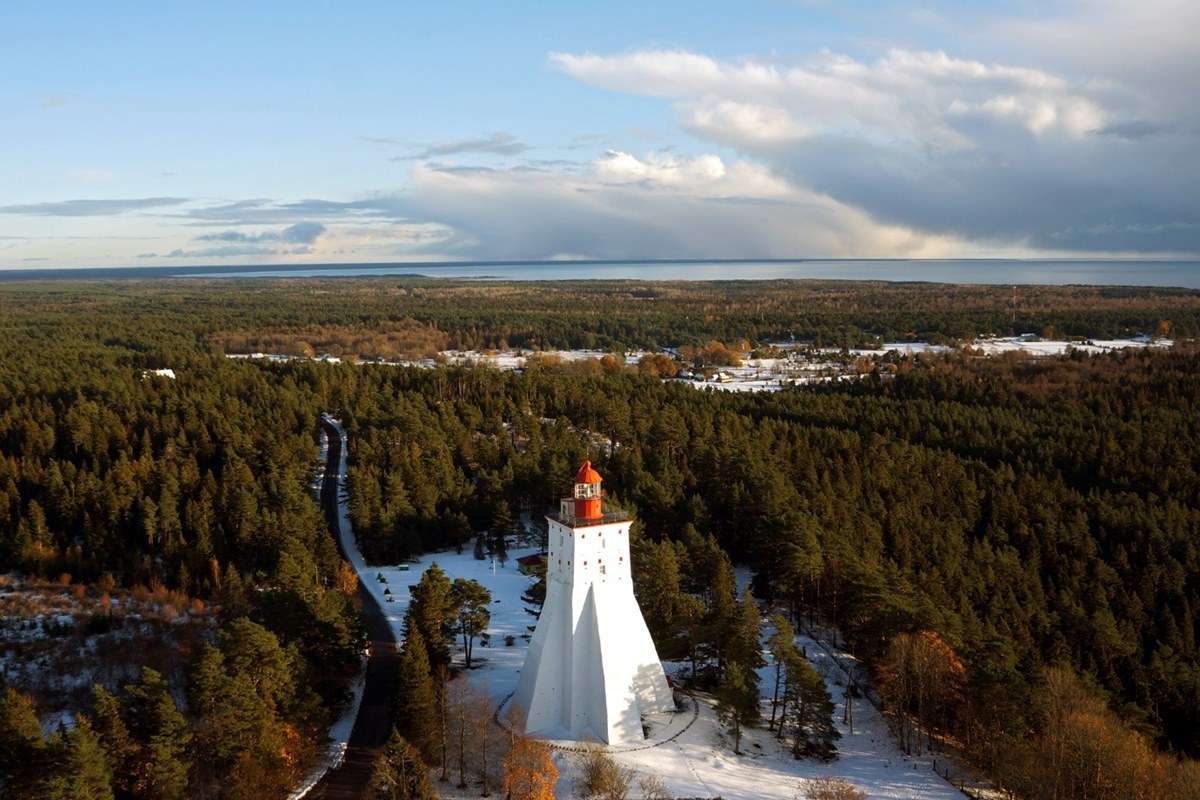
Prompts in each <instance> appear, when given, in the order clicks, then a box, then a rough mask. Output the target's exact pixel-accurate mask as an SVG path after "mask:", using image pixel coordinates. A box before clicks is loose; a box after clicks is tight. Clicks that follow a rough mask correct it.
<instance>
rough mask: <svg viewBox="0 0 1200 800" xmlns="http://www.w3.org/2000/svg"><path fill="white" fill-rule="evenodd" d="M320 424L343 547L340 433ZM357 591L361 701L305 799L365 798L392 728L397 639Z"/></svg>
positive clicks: (328, 509)
mask: <svg viewBox="0 0 1200 800" xmlns="http://www.w3.org/2000/svg"><path fill="white" fill-rule="evenodd" d="M321 425H322V427H324V429H325V433H326V434H328V436H329V454H328V458H327V460H326V463H325V478H324V481H323V482H322V484H321V508H322V510H323V511H324V512H325V519H326V521H327V522H328V524H329V531H330V533H331V534H332V535H333V539H334V541H335V542H337V543H338V549H339V550H342V543H341V535H340V533H341V527H340V526H341V516H340V511H339V508H338V491H339V486H340V483H341V477H342V476H341V469H340V465H341V457H342V438H341V436H340V434H339V432H338V430H337V429H336V428H335V427H334V426H333V425H331V424H330V423H329V422H328V420H326V419H324V418H322V419H321ZM342 557H343V558H346V559H347V560H349V555H348V554H347V553H346V552H344V551H343V552H342ZM358 592H359V596H360V597H361V598H362V604H363V605H362V615H363V622H364V623H365V624H366V627H367V635H368V637H369V638H370V640H371V650H370V654H369V655H368V657H367V673H366V679H365V684H364V689H363V697H362V703H361V704H360V705H359V707H358V716H357V717H356V718H355V720H354V728H353V730H352V731H351V733H350V742H349V746H348V747H347V748H346V757H345V759H344V760H343V761H342V763H341V765H340V766H339V767H337V769H332V770H330V771H329V772H327V773H325V776H324V777H323V778H321V780H320V782H319V783H317V785H316V786H314V787H313V789H312V791H311V792H309V793H308V795H307V798H314V799H316V798H319V799H320V800H358V798H360V797H363V796H364V794H365V792H366V789H367V784H368V783H369V782H370V780H371V771H372V768H373V767H374V764H375V756H376V755H377V754H378V753H379V751H380V749H381V748H382V747H383V745H384V743H385V742H387V738H388V736H389V735H390V734H391V731H392V719H393V708H392V697H393V695H394V692H395V686H396V673H397V670H398V668H399V661H400V657H399V655H398V654H397V652H396V640H395V637H394V636H393V634H392V628H391V626H390V625H388V622H387V619H386V618H385V617H384V614H383V609H382V608H381V607H380V605H379V603H378V602H377V601H376V600H375V598H374V597H372V596H371V593H370V592H369V591H367V589H366V587H365V586H362V585H361V584H360V585H359V588H358Z"/></svg>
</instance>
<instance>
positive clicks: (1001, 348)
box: [228, 334, 1173, 392]
mask: <svg viewBox="0 0 1200 800" xmlns="http://www.w3.org/2000/svg"><path fill="white" fill-rule="evenodd" d="M1172 344H1173V342H1172V341H1171V340H1169V339H1152V338H1150V337H1147V336H1141V337H1134V338H1130V339H1103V340H1102V339H1096V340H1088V341H1086V342H1069V341H1065V340H1063V341H1059V340H1043V339H1040V338H1038V337H1036V336H1034V335H1033V334H1022V335H1021V336H1010V337H1003V338H998V337H985V338H979V339H976V340H975V341H973V342H971V343H970V344H969V345H965V346H964V349H967V350H970V351H974V352H982V353H984V354H985V355H997V354H1000V353H1006V352H1012V351H1021V352H1025V353H1028V354H1030V355H1035V356H1049V355H1062V354H1063V353H1066V352H1067V351H1068V350H1070V349H1076V350H1082V351H1084V352H1088V353H1104V352H1109V351H1112V350H1120V349H1125V348H1138V347H1170V346H1171V345H1172ZM772 346H773V347H776V348H777V349H779V350H782V351H784V352H785V357H783V358H745V359H743V362H742V365H741V366H738V367H721V368H719V369H717V370H716V372H715V374H713V375H711V376H710V377H708V378H707V379H703V378H692V377H690V373H685V375H684V376H681V377H679V378H664V379H663V380H665V381H677V382H679V383H685V384H687V385H689V386H693V387H695V388H698V389H708V390H712V391H722V392H777V391H779V390H781V389H784V388H787V387H789V386H800V385H804V384H809V383H824V382H827V381H838V380H856V379H857V378H858V377H859V373H858V370H857V369H854V368H852V367H851V365H850V364H849V359H876V358H882V357H884V356H886V355H887V354H889V353H899V354H901V355H905V356H911V355H920V354H941V353H949V352H952V351H953V350H954V348H952V347H950V346H948V345H939V344H930V343H929V342H885V343H884V344H883V345H882V346H880V347H877V348H854V349H850V350H842V349H840V348H830V347H827V348H821V349H820V350H814V349H812V348H811V345H809V344H807V343H803V342H776V343H774V344H773V345H772ZM535 355H536V356H539V357H545V358H551V359H557V360H559V361H564V362H573V361H583V360H586V359H598V358H601V357H602V356H604V355H606V353H604V352H603V351H601V350H544V351H537V352H535V351H533V350H501V351H495V350H488V351H480V350H444V351H442V352H440V353H438V358H436V359H434V358H416V359H401V360H396V361H385V360H366V361H362V362H356V363H364V364H384V365H391V366H406V367H421V368H423V369H433V368H435V367H437V366H439V365H442V364H452V365H468V364H475V365H480V366H487V367H492V368H494V369H498V370H502V371H512V370H519V369H524V368H525V366H526V363H527V360H528V359H529V358H530V357H533V356H535ZM644 355H646V353H644V352H641V351H634V352H629V353H626V354H625V356H624V358H625V363H626V364H627V365H634V364H637V362H638V361H639V360H640V359H641V358H642V356H644ZM743 355H745V354H743ZM228 357H229V358H240V359H264V360H268V361H291V360H304V359H302V357H300V356H287V355H279V354H273V353H250V354H244V353H239V354H235V353H230V354H228ZM847 357H849V359H848V358H847ZM307 360H312V361H325V362H329V363H338V362H339V361H340V360H341V359H339V358H336V357H334V356H329V355H324V356H319V357H316V358H312V359H307Z"/></svg>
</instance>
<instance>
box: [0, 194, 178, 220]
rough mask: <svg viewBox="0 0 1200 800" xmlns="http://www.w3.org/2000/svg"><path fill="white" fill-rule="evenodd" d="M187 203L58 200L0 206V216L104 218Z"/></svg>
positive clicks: (150, 199)
mask: <svg viewBox="0 0 1200 800" xmlns="http://www.w3.org/2000/svg"><path fill="white" fill-rule="evenodd" d="M186 202H188V198H186V197H141V198H132V199H107V200H60V201H57V202H50V203H26V204H22V205H11V206H0V214H24V215H28V216H39V217H104V216H112V215H114V214H124V213H126V212H129V211H145V210H148V209H152V208H162V207H164V206H176V205H181V204H183V203H186Z"/></svg>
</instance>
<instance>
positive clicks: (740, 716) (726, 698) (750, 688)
mask: <svg viewBox="0 0 1200 800" xmlns="http://www.w3.org/2000/svg"><path fill="white" fill-rule="evenodd" d="M717 713H718V714H719V715H720V716H721V719H723V720H724V721H725V724H726V727H727V729H728V731H729V733H730V734H732V735H733V752H734V753H736V754H738V755H741V752H742V751H741V746H742V728H743V727H745V726H746V725H753V724H754V723H756V722H758V719H759V716H760V712H759V707H758V684H757V681H755V680H753V679H752V678H751V673H750V672H749V671H748V670H747V669H746V668H745V667H744V666H742V665H741V664H739V663H737V662H730V663H729V664H728V665H726V667H725V675H724V676H723V677H722V679H721V683H720V685H719V686H718V687H717Z"/></svg>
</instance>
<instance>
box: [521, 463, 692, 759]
mask: <svg viewBox="0 0 1200 800" xmlns="http://www.w3.org/2000/svg"><path fill="white" fill-rule="evenodd" d="M601 480H602V478H601V477H600V473H598V472H596V470H595V469H593V468H592V464H591V462H590V461H585V462H583V466H581V467H580V468H579V472H578V474H576V476H575V491H574V494H573V496H571V497H565V498H563V499H562V501H561V502H560V504H559V509H558V513H557V514H550V515H548V516H547V517H546V521H547V522H548V523H549V526H550V530H549V548H548V553H547V560H546V601H545V603H544V604H543V606H542V614H541V616H540V617H539V618H538V623H537V628H536V629H535V630H534V633H533V640H532V641H531V642H530V644H529V652H528V654H527V655H526V657H525V666H524V668H523V669H522V670H521V680H520V683H519V684H518V686H517V692H516V695H515V696H514V700H515V703H516V704H517V706H518V707H520V708H521V709H524V712H525V732H526V733H527V734H530V735H536V736H542V737H545V738H549V739H574V740H587V739H598V740H600V741H602V742H605V743H607V744H609V745H622V744H629V743H632V742H640V741H642V739H643V734H642V715H643V714H652V713H656V712H663V711H671V710H673V709H674V707H675V706H674V702H673V700H672V698H671V689H670V687H668V686H667V679H666V676H665V675H664V674H663V668H662V662H660V661H659V659H658V652H657V651H656V650H655V649H654V642H653V641H652V640H651V638H650V631H649V630H647V629H646V621H645V620H644V619H642V612H641V609H640V608H638V604H637V600H636V599H635V598H634V596H633V580H632V578H631V576H630V571H629V526H630V524H631V522H632V520H631V519H630V518H629V516H628V515H626V514H624V513H622V512H620V511H615V510H613V511H606V510H605V509H604V499H603V493H602V492H601V490H600V483H601Z"/></svg>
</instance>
